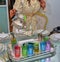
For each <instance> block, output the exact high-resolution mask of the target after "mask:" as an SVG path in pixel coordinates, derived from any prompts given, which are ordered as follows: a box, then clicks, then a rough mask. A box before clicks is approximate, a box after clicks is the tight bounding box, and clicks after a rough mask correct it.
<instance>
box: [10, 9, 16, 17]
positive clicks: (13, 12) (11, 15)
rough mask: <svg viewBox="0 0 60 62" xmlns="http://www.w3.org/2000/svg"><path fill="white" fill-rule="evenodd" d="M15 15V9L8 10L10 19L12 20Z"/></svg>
mask: <svg viewBox="0 0 60 62" xmlns="http://www.w3.org/2000/svg"><path fill="white" fill-rule="evenodd" d="M15 13H16V10H15V9H12V10H10V18H12V17H13V16H14V15H15Z"/></svg>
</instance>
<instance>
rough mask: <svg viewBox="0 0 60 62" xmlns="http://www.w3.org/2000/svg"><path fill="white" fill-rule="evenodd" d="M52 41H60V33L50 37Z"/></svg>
mask: <svg viewBox="0 0 60 62" xmlns="http://www.w3.org/2000/svg"><path fill="white" fill-rule="evenodd" d="M50 39H52V40H60V33H55V34H52V35H51V36H50Z"/></svg>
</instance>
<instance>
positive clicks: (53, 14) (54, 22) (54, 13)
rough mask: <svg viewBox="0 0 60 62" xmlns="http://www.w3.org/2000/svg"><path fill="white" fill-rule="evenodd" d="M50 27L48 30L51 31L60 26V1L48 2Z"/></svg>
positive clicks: (52, 0) (49, 0) (47, 13)
mask: <svg viewBox="0 0 60 62" xmlns="http://www.w3.org/2000/svg"><path fill="white" fill-rule="evenodd" d="M46 1H47V9H46V10H47V12H46V15H47V16H48V25H47V29H48V30H49V31H51V30H52V29H53V28H54V27H56V26H60V0H46Z"/></svg>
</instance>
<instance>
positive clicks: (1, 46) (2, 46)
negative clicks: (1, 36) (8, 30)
mask: <svg viewBox="0 0 60 62" xmlns="http://www.w3.org/2000/svg"><path fill="white" fill-rule="evenodd" d="M3 51H4V44H2V43H0V53H2V52H3Z"/></svg>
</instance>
